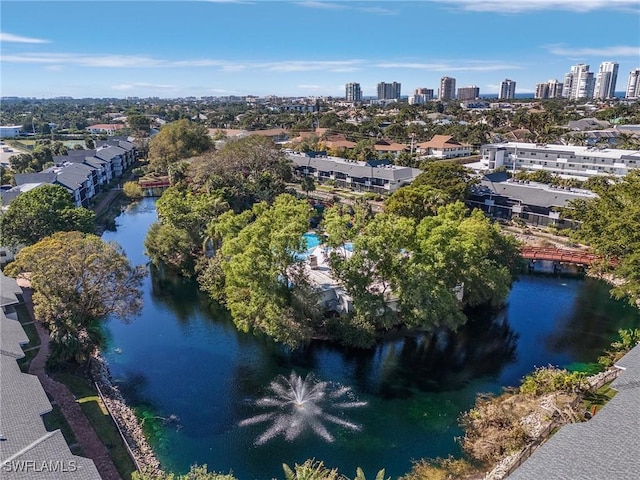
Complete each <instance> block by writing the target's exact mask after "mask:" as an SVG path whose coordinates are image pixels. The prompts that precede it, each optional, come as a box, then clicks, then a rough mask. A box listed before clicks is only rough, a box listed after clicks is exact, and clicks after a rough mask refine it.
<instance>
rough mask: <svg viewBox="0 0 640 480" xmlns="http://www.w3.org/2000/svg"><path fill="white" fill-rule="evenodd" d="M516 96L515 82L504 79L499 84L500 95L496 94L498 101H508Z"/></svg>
mask: <svg viewBox="0 0 640 480" xmlns="http://www.w3.org/2000/svg"><path fill="white" fill-rule="evenodd" d="M515 96H516V82H514V81H513V80H509V79H508V78H506V79H505V80H503V81H502V82H500V93H499V94H498V100H509V99H511V98H515Z"/></svg>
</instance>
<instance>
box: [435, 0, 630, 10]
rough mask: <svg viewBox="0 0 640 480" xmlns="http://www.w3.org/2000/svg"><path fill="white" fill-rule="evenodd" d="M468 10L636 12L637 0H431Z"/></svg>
mask: <svg viewBox="0 0 640 480" xmlns="http://www.w3.org/2000/svg"><path fill="white" fill-rule="evenodd" d="M431 1H432V2H435V3H442V4H446V5H451V6H453V7H457V8H459V9H461V10H464V11H469V12H495V13H522V12H532V11H536V10H553V11H558V10H564V11H571V12H578V13H584V12H591V11H594V10H621V11H630V12H638V11H639V10H640V6H639V4H638V0H482V1H479V0H431Z"/></svg>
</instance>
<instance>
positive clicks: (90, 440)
mask: <svg viewBox="0 0 640 480" xmlns="http://www.w3.org/2000/svg"><path fill="white" fill-rule="evenodd" d="M23 292H24V294H23V297H24V300H25V305H26V307H27V309H28V310H29V313H30V314H31V317H32V318H33V319H35V316H34V313H33V302H32V301H31V293H32V292H31V290H30V289H28V288H23ZM35 325H36V330H37V331H38V335H39V337H40V343H41V345H40V351H39V352H38V354H37V355H36V356H35V358H34V359H33V360H32V361H31V365H30V366H29V373H31V374H32V375H35V376H37V377H38V379H39V380H40V383H41V384H42V386H43V387H44V390H45V392H47V393H48V394H49V396H50V397H51V399H52V400H53V401H54V402H55V403H56V404H57V405H58V406H59V407H60V410H61V411H62V414H63V415H64V418H65V419H66V420H67V423H68V424H69V426H70V427H71V430H72V431H73V434H74V435H75V437H76V439H77V441H78V444H79V445H80V448H82V452H83V454H84V455H85V456H86V457H88V458H90V459H91V460H93V463H95V465H96V468H97V469H98V472H99V473H100V476H101V477H102V479H103V480H121V477H120V474H119V473H118V470H117V469H116V467H115V465H114V464H113V461H112V460H111V457H110V456H109V452H108V451H107V449H106V447H105V446H104V444H103V443H102V441H101V440H100V438H99V437H98V434H97V433H96V431H95V430H94V429H93V426H92V425H91V423H90V422H89V420H87V417H86V416H85V414H84V412H83V411H82V409H81V408H80V405H79V404H78V402H76V399H75V398H74V396H73V394H72V393H71V391H69V389H68V388H67V386H66V385H63V384H62V383H59V382H56V381H55V380H53V379H52V378H51V377H49V376H48V375H47V373H46V371H45V362H46V360H47V357H48V356H49V332H47V330H46V329H45V327H44V325H42V323H41V322H37V321H36V322H35Z"/></svg>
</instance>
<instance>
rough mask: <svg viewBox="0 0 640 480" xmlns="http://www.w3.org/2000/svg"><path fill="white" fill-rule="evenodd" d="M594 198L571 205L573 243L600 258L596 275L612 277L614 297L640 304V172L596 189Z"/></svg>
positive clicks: (574, 202)
mask: <svg viewBox="0 0 640 480" xmlns="http://www.w3.org/2000/svg"><path fill="white" fill-rule="evenodd" d="M594 191H595V192H596V193H597V194H598V196H597V197H595V198H591V199H588V200H575V201H573V202H571V204H570V207H572V210H570V211H569V213H568V214H570V215H571V217H572V218H573V219H575V220H578V221H580V228H579V229H578V230H576V231H575V232H574V233H573V236H574V238H575V239H576V240H578V241H580V242H583V243H586V244H587V245H589V246H591V248H592V249H593V250H594V251H595V253H597V254H599V255H601V256H602V262H600V263H598V264H595V265H592V267H591V268H592V269H593V270H594V271H595V272H600V273H609V274H612V275H613V276H614V277H615V278H616V279H617V280H618V282H617V283H616V286H615V287H614V288H613V290H612V294H613V296H614V297H616V298H627V300H628V301H629V303H630V304H632V305H637V302H638V301H640V203H639V202H638V198H640V171H638V170H632V171H631V172H630V173H628V174H627V175H626V176H625V177H624V178H622V179H619V180H616V181H613V180H612V183H611V184H610V185H608V186H595V187H594Z"/></svg>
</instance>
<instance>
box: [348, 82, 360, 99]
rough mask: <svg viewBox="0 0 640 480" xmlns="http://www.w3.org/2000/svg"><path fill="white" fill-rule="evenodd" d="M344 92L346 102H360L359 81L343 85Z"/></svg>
mask: <svg viewBox="0 0 640 480" xmlns="http://www.w3.org/2000/svg"><path fill="white" fill-rule="evenodd" d="M345 90H346V94H345V97H346V99H347V102H361V101H362V90H361V89H360V84H359V83H353V82H352V83H347V85H346V86H345Z"/></svg>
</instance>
